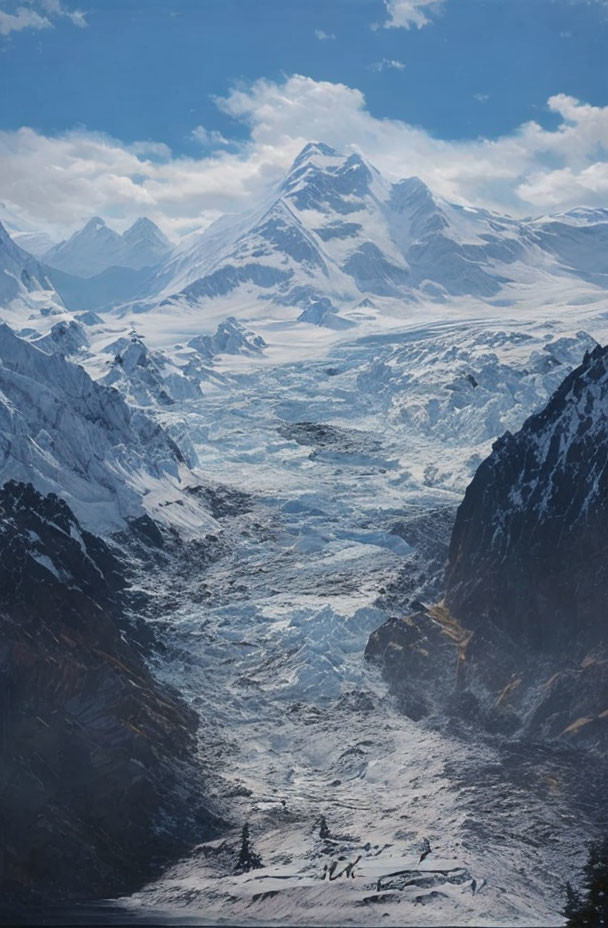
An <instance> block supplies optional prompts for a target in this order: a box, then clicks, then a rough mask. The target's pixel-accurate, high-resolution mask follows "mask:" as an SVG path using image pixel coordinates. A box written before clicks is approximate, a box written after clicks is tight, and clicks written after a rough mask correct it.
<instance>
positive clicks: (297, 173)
mask: <svg viewBox="0 0 608 928" xmlns="http://www.w3.org/2000/svg"><path fill="white" fill-rule="evenodd" d="M18 239H19V242H20V243H21V245H22V247H23V248H26V247H27V245H28V243H31V248H32V251H33V252H35V253H36V254H37V256H38V258H39V260H40V262H41V264H42V265H44V266H45V267H48V268H52V269H53V270H54V274H51V275H50V276H51V278H52V279H53V281H54V284H55V286H56V288H57V290H58V291H59V293H60V294H61V295H62V297H63V299H64V301H65V302H66V304H67V305H69V306H71V307H73V308H80V309H83V308H84V309H96V308H109V307H116V306H120V305H121V304H131V305H135V307H136V308H137V310H138V311H142V310H149V309H153V308H155V307H157V306H158V305H159V304H167V303H168V304H170V305H173V306H180V305H183V306H184V307H186V308H193V307H197V306H203V305H208V304H213V305H215V304H217V305H218V306H220V305H221V306H223V305H226V315H229V314H231V312H232V309H231V307H234V306H235V305H238V306H243V305H251V304H252V303H254V304H255V303H258V302H259V301H263V303H266V304H270V305H272V306H281V307H284V308H285V307H291V308H293V310H294V313H295V315H294V318H297V317H298V315H299V316H301V318H302V321H308V322H314V323H316V324H321V325H330V326H332V327H340V326H341V325H344V323H346V324H347V325H348V324H349V323H350V324H353V323H356V322H357V321H358V319H360V318H362V317H365V315H366V314H368V311H369V310H370V308H373V307H374V306H376V304H380V305H381V304H382V303H384V302H387V301H388V302H394V301H400V302H404V301H406V302H419V301H421V300H432V301H445V300H447V299H451V298H453V297H466V296H471V297H474V298H476V299H481V300H484V301H487V302H490V303H492V302H496V303H499V302H500V303H504V304H508V303H512V302H513V301H514V300H515V299H516V297H517V290H518V288H520V287H526V286H528V285H530V284H531V283H536V284H539V285H540V284H542V283H543V282H544V281H548V280H553V281H555V280H556V279H560V278H563V279H565V280H568V281H570V282H572V280H576V279H580V280H582V281H584V282H585V283H587V284H590V285H594V286H597V287H600V288H605V287H606V286H607V285H608V210H607V209H575V210H571V211H569V212H566V213H560V214H559V215H556V216H548V217H542V218H537V219H527V220H518V219H513V218H511V217H508V216H502V215H499V214H497V213H493V212H490V211H488V210H485V209H475V208H472V207H468V206H462V205H457V204H454V203H450V202H448V201H447V200H445V199H443V198H441V197H438V196H436V195H435V194H434V193H433V192H432V191H431V190H430V189H429V187H427V186H426V185H425V184H424V183H423V182H422V181H420V180H419V179H418V178H416V177H410V178H406V179H404V180H401V181H398V182H397V183H393V182H392V181H390V180H388V179H387V178H385V177H383V176H382V175H381V174H380V173H379V172H378V171H377V170H376V169H375V168H374V167H373V166H372V165H370V164H369V163H368V162H367V161H366V160H365V159H364V158H362V157H361V156H360V155H358V154H350V155H342V154H340V153H338V152H336V151H335V150H334V149H332V148H330V147H329V146H327V145H324V144H322V143H310V144H308V145H306V146H305V147H304V149H303V150H302V151H301V153H300V154H299V155H298V157H297V158H296V159H295V161H294V162H293V164H292V166H291V168H290V169H289V170H288V171H287V173H286V175H285V177H284V178H283V180H282V181H281V182H280V183H279V184H278V185H277V186H276V187H275V188H273V189H272V190H270V191H266V192H262V191H260V197H259V198H258V206H257V207H256V208H255V209H252V210H250V211H247V212H245V213H242V214H238V215H226V216H223V217H222V218H221V219H219V220H218V221H217V222H215V223H213V224H212V225H211V226H210V227H209V228H207V229H205V230H204V231H202V232H200V233H193V234H191V235H189V236H187V237H186V238H185V239H184V240H183V241H182V242H180V243H179V244H178V245H177V246H172V244H171V243H170V242H169V240H168V239H167V238H166V237H165V235H164V234H163V233H162V232H161V230H160V229H159V228H158V227H157V226H156V225H155V224H154V223H153V222H151V221H150V220H149V219H145V218H141V219H138V220H137V222H135V223H134V224H133V225H132V226H131V227H130V228H129V229H128V230H127V231H126V232H124V233H123V234H122V235H120V234H119V233H117V232H115V231H114V230H113V229H111V228H110V227H109V226H107V225H106V223H105V222H104V221H103V219H100V218H98V217H95V218H93V219H91V220H89V221H88V222H87V224H86V225H85V226H84V227H83V228H82V229H81V230H79V231H78V232H75V233H74V235H72V237H71V238H69V239H68V240H67V241H64V242H61V243H60V244H58V245H54V246H52V247H51V248H48V249H47V250H42V248H41V242H40V240H39V239H38V238H37V237H36V236H35V235H34V234H33V233H31V232H30V233H22V234H21V235H19V236H18ZM0 260H1V258H0ZM59 272H60V273H59ZM61 274H64V275H69V277H62V276H61ZM48 276H49V274H48V272H47V277H48ZM83 279H84V280H83ZM338 316H339V319H337V318H336V317H338ZM340 320H344V321H340Z"/></svg>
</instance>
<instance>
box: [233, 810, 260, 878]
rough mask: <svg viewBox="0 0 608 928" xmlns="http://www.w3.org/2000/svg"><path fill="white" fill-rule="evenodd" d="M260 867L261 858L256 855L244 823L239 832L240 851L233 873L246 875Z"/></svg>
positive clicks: (247, 827) (246, 824)
mask: <svg viewBox="0 0 608 928" xmlns="http://www.w3.org/2000/svg"><path fill="white" fill-rule="evenodd" d="M262 866H263V864H262V858H261V857H260V855H259V854H256V852H255V851H254V849H253V846H252V844H251V837H250V834H249V823H248V822H245V824H244V825H243V830H242V831H241V849H240V851H239V859H238V860H237V862H236V867H235V868H234V870H235V873H248V872H249V871H250V870H259V869H260V867H262Z"/></svg>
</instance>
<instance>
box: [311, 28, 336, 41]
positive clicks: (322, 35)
mask: <svg viewBox="0 0 608 928" xmlns="http://www.w3.org/2000/svg"><path fill="white" fill-rule="evenodd" d="M315 35H316V37H317V38H318V40H319V41H320V42H327V41H328V40H329V39H335V35H334V33H333V32H324V31H323V29H315Z"/></svg>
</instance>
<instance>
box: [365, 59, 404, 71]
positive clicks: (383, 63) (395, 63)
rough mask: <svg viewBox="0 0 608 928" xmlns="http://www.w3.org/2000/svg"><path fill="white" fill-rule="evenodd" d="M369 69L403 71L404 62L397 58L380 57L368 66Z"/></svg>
mask: <svg viewBox="0 0 608 928" xmlns="http://www.w3.org/2000/svg"><path fill="white" fill-rule="evenodd" d="M369 70H370V71H377V72H381V71H405V64H404V62H403V61H399V60H398V59H397V58H382V59H381V60H380V61H374V63H373V64H370V66H369Z"/></svg>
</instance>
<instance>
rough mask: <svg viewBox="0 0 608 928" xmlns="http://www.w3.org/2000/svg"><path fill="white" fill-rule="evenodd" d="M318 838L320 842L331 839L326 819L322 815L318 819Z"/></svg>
mask: <svg viewBox="0 0 608 928" xmlns="http://www.w3.org/2000/svg"><path fill="white" fill-rule="evenodd" d="M318 824H319V837H320V838H321V840H322V841H325V840H326V838H331V832H330V830H329V825H328V824H327V819H326V818H325V816H324V815H322V816H321V817H320V818H319V823H318Z"/></svg>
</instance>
